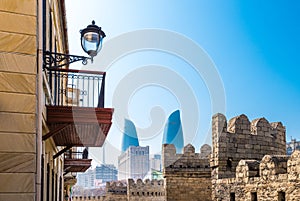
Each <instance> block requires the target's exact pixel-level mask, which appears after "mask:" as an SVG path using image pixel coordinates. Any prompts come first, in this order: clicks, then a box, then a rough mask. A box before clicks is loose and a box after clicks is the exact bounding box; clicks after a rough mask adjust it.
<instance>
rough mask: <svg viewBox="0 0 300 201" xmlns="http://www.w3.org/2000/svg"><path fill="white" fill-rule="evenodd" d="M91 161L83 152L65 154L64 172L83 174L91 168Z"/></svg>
mask: <svg viewBox="0 0 300 201" xmlns="http://www.w3.org/2000/svg"><path fill="white" fill-rule="evenodd" d="M91 163H92V159H88V158H87V155H86V156H85V154H84V153H83V152H71V151H70V150H69V151H68V152H66V153H65V160H64V172H65V173H68V172H85V171H86V170H87V169H88V168H89V167H91Z"/></svg>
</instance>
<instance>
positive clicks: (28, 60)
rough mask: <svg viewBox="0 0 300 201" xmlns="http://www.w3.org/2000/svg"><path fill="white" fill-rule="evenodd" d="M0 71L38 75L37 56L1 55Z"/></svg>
mask: <svg viewBox="0 0 300 201" xmlns="http://www.w3.org/2000/svg"><path fill="white" fill-rule="evenodd" d="M0 64H1V65H0V71H6V72H17V73H26V74H36V56H35V55H34V56H33V55H23V54H14V53H4V52H2V53H0Z"/></svg>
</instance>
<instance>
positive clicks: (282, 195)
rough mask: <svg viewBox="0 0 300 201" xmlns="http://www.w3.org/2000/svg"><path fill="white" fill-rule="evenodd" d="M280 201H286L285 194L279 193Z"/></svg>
mask: <svg viewBox="0 0 300 201" xmlns="http://www.w3.org/2000/svg"><path fill="white" fill-rule="evenodd" d="M278 201H285V192H283V191H280V192H278Z"/></svg>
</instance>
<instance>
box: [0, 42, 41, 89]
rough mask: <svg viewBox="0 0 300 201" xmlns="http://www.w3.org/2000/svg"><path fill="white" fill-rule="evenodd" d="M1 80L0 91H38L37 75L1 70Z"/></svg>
mask: <svg viewBox="0 0 300 201" xmlns="http://www.w3.org/2000/svg"><path fill="white" fill-rule="evenodd" d="M0 41H1V40H0ZM0 43H1V42H0ZM0 47H1V46H0ZM0 80H1V82H0V91H2V92H11V93H25V94H35V93H36V76H35V75H26V74H18V73H4V72H0Z"/></svg>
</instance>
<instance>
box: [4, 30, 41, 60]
mask: <svg viewBox="0 0 300 201" xmlns="http://www.w3.org/2000/svg"><path fill="white" fill-rule="evenodd" d="M0 51H1V52H16V53H23V54H29V55H36V36H31V35H24V34H15V33H6V32H0Z"/></svg>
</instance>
